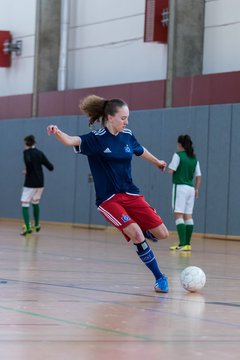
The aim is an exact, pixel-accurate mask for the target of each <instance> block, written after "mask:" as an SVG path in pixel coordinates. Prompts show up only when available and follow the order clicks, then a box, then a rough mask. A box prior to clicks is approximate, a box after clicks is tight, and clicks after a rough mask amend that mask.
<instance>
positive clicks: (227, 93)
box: [173, 71, 240, 107]
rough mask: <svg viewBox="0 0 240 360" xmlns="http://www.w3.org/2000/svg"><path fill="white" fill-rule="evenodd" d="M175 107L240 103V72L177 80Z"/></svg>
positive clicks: (174, 98) (175, 85) (175, 83)
mask: <svg viewBox="0 0 240 360" xmlns="http://www.w3.org/2000/svg"><path fill="white" fill-rule="evenodd" d="M173 92H174V97H173V106H174V107H178V106H196V105H212V104H229V103H239V102H240V72H239V71H237V72H231V73H222V74H211V75H199V76H193V77H184V78H177V79H176V80H175V82H174V90H173Z"/></svg>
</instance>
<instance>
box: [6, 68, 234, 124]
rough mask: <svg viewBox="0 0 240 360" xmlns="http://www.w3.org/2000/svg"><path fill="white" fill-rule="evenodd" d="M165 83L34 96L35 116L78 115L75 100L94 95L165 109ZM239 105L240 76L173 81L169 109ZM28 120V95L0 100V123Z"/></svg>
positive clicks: (138, 107) (137, 106)
mask: <svg viewBox="0 0 240 360" xmlns="http://www.w3.org/2000/svg"><path fill="white" fill-rule="evenodd" d="M165 92H166V81H165V80H158V81H149V82H139V83H132V84H122V85H112V86H104V87H95V88H89V89H77V90H66V91H52V92H46V93H40V94H39V96H38V116H39V117H46V116H64V115H78V114H80V110H79V100H80V99H81V98H83V97H85V96H86V95H89V94H96V95H99V96H102V97H104V98H106V99H111V98H113V97H115V98H122V99H124V100H125V101H126V102H127V103H128V105H129V107H130V110H144V109H157V108H164V107H165ZM228 103H240V72H239V71H237V72H231V73H222V74H211V75H199V76H192V77H182V78H177V79H175V81H174V85H173V107H181V106H197V105H212V104H228ZM31 116H32V94H28V95H18V96H7V97H0V119H14V118H29V117H31Z"/></svg>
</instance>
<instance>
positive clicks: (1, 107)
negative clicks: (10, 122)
mask: <svg viewBox="0 0 240 360" xmlns="http://www.w3.org/2000/svg"><path fill="white" fill-rule="evenodd" d="M31 116H32V94H27V95H15V96H3V97H0V120H1V119H16V118H29V117H31Z"/></svg>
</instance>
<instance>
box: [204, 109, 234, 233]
mask: <svg viewBox="0 0 240 360" xmlns="http://www.w3.org/2000/svg"><path fill="white" fill-rule="evenodd" d="M230 139H231V106H230V105H225V106H212V107H211V108H210V121H209V136H208V142H209V147H208V166H207V190H206V196H207V198H206V233H209V234H226V233H227V217H228V192H229V166H230V164H229V157H230V143H231V140H230Z"/></svg>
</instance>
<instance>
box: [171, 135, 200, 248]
mask: <svg viewBox="0 0 240 360" xmlns="http://www.w3.org/2000/svg"><path fill="white" fill-rule="evenodd" d="M177 149H178V151H177V153H175V154H174V155H173V158H172V161H171V163H170V164H169V165H168V172H169V173H170V174H172V181H173V191H172V207H173V211H174V217H175V222H176V227H177V233H178V237H179V244H177V245H173V246H171V247H170V250H177V251H191V250H192V248H191V237H192V232H193V226H194V222H193V218H192V213H193V207H194V201H195V198H197V197H198V190H199V187H200V183H201V170H200V165H199V161H198V160H197V158H196V155H195V154H194V149H193V144H192V139H191V137H190V136H189V135H180V136H179V137H178V140H177Z"/></svg>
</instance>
